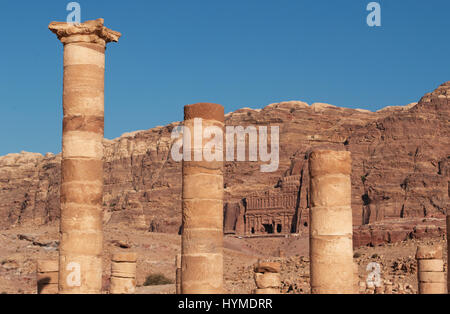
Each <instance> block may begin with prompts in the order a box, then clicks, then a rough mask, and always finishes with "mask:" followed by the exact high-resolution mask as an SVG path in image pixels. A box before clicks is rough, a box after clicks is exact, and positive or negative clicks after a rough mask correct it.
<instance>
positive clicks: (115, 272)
mask: <svg viewBox="0 0 450 314" xmlns="http://www.w3.org/2000/svg"><path fill="white" fill-rule="evenodd" d="M136 261H137V255H136V253H132V252H129V253H128V252H120V253H114V254H113V256H112V258H111V286H110V289H109V293H110V294H133V293H135V292H136Z"/></svg>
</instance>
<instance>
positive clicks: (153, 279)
mask: <svg viewBox="0 0 450 314" xmlns="http://www.w3.org/2000/svg"><path fill="white" fill-rule="evenodd" d="M171 283H173V281H172V280H170V279H169V278H167V277H166V276H164V275H163V274H150V275H148V276H147V278H146V279H145V282H144V286H159V285H168V284H171Z"/></svg>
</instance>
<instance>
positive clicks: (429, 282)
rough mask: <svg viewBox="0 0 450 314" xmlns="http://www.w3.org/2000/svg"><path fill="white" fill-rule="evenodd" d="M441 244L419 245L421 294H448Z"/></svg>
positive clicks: (418, 274)
mask: <svg viewBox="0 0 450 314" xmlns="http://www.w3.org/2000/svg"><path fill="white" fill-rule="evenodd" d="M442 257H443V252H442V247H441V246H419V247H417V252H416V259H417V279H418V282H419V294H446V293H447V282H446V278H445V272H444V261H443V259H442Z"/></svg>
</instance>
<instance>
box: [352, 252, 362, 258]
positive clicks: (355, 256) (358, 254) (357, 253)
mask: <svg viewBox="0 0 450 314" xmlns="http://www.w3.org/2000/svg"><path fill="white" fill-rule="evenodd" d="M361 255H362V254H361V253H359V252H355V254H353V258H360V257H361Z"/></svg>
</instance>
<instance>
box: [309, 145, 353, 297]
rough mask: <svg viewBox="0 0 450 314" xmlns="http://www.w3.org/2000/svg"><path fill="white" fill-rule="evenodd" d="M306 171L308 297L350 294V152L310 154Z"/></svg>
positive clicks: (351, 285)
mask: <svg viewBox="0 0 450 314" xmlns="http://www.w3.org/2000/svg"><path fill="white" fill-rule="evenodd" d="M309 171H310V178H311V179H310V185H311V187H310V202H311V210H310V242H309V245H310V275H311V293H314V294H352V293H353V292H354V289H353V243H352V232H353V230H352V229H353V228H352V208H351V180H350V174H351V171H352V159H351V155H350V152H346V151H327V150H317V151H313V152H312V153H311V155H310V158H309Z"/></svg>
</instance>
